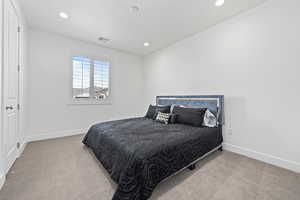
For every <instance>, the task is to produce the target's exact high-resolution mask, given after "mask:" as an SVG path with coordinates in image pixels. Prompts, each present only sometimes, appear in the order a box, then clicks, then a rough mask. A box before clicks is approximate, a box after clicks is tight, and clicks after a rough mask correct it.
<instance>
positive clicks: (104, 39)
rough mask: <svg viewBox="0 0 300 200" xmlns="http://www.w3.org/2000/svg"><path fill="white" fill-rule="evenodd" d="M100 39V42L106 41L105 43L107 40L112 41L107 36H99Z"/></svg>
mask: <svg viewBox="0 0 300 200" xmlns="http://www.w3.org/2000/svg"><path fill="white" fill-rule="evenodd" d="M98 40H99V41H100V42H104V43H106V42H109V41H110V39H108V38H105V37H99V38H98Z"/></svg>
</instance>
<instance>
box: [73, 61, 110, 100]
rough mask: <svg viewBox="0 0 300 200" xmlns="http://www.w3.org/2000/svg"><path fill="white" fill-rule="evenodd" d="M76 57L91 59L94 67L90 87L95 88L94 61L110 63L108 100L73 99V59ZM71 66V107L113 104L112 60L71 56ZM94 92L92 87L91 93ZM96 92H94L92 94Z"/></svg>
mask: <svg viewBox="0 0 300 200" xmlns="http://www.w3.org/2000/svg"><path fill="white" fill-rule="evenodd" d="M74 57H82V58H87V59H90V60H91V62H92V64H93V67H92V68H91V69H90V78H92V77H93V78H92V79H91V80H90V86H91V85H92V84H93V85H92V86H93V88H94V61H104V62H108V63H109V76H108V78H109V82H108V84H109V88H108V92H109V95H108V97H107V98H106V99H94V98H74V97H73V58H74ZM70 66H71V73H70V95H69V98H70V100H69V103H68V104H69V105H110V104H111V99H112V97H111V96H112V92H111V88H112V80H111V78H112V61H111V59H108V58H106V57H99V56H86V55H81V56H71V57H70ZM91 90H92V87H90V91H91ZM93 93H94V91H92V94H93Z"/></svg>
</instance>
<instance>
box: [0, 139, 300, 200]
mask: <svg viewBox="0 0 300 200" xmlns="http://www.w3.org/2000/svg"><path fill="white" fill-rule="evenodd" d="M82 137H83V136H74V137H66V138H61V139H54V140H47V141H41V142H33V143H30V144H29V145H28V146H27V148H26V149H25V152H24V154H23V155H22V156H21V158H19V159H18V160H17V161H16V163H15V165H14V166H13V167H12V169H11V170H10V172H9V174H8V176H7V181H6V183H5V185H4V187H3V189H2V190H1V191H0V200H111V198H112V195H113V193H114V190H115V189H116V185H115V184H114V183H113V182H112V181H111V179H110V178H109V176H108V174H107V173H106V172H105V170H104V169H103V167H102V166H101V164H100V163H99V162H98V161H97V160H96V159H95V157H94V156H93V154H92V153H91V152H90V151H89V150H88V149H87V148H85V147H84V146H83V145H82V144H81V139H82ZM174 199H176V200H299V199H300V175H299V174H296V173H293V172H290V171H287V170H284V169H281V168H277V167H274V166H271V165H267V164H264V163H262V162H259V161H256V160H253V159H249V158H246V157H243V156H240V155H237V154H233V153H230V152H217V153H215V154H213V155H212V156H210V157H209V158H207V159H205V160H204V161H202V162H200V163H199V164H198V165H197V168H196V169H195V170H194V171H189V170H185V171H184V172H182V173H180V174H179V175H176V176H175V177H172V178H171V179H169V180H168V181H166V182H164V183H162V184H160V185H159V186H158V187H157V189H156V190H155V192H154V194H153V196H152V198H151V200H174Z"/></svg>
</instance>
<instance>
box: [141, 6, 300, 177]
mask: <svg viewBox="0 0 300 200" xmlns="http://www.w3.org/2000/svg"><path fill="white" fill-rule="evenodd" d="M299 8H300V2H299V1H298V0H289V1H281V0H270V1H268V2H267V3H265V4H263V5H262V6H259V7H257V8H255V9H253V10H251V11H249V12H247V13H244V14H241V15H239V16H237V17H234V18H232V19H231V20H227V21H225V22H224V23H222V24H219V25H217V26H214V27H211V28H210V29H208V30H206V31H204V32H201V33H198V34H197V35H194V36H192V37H190V38H187V39H185V40H183V41H180V42H178V43H176V44H174V45H172V46H170V47H168V48H166V49H163V50H161V51H159V52H156V53H154V54H152V55H149V56H147V57H146V58H145V67H144V79H145V92H146V94H145V98H146V101H147V103H151V102H154V97H155V96H156V95H184V94H194V95H200V94H224V95H225V96H226V100H225V101H226V103H225V106H226V108H225V109H226V126H225V131H227V130H228V129H232V130H233V135H232V136H228V135H227V134H224V136H225V143H226V144H227V145H226V148H227V149H229V150H232V151H236V152H239V153H243V154H245V155H248V156H251V157H254V158H258V159H262V160H264V161H267V162H270V163H273V164H276V165H279V166H282V167H286V168H289V169H292V170H295V171H299V172H300V151H299V146H300V134H299V133H300V131H299V128H298V120H299V114H300V106H299V103H300V93H299V90H300V79H299V74H300V68H299V66H300V59H299V55H300V39H299V36H300V23H299V19H300V12H299Z"/></svg>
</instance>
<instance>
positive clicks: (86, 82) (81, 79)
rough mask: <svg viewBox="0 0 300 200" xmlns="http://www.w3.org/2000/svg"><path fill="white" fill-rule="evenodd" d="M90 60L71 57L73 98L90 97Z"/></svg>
mask: <svg viewBox="0 0 300 200" xmlns="http://www.w3.org/2000/svg"><path fill="white" fill-rule="evenodd" d="M90 73H91V60H90V59H88V58H83V57H78V56H76V57H73V98H89V97H90Z"/></svg>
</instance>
